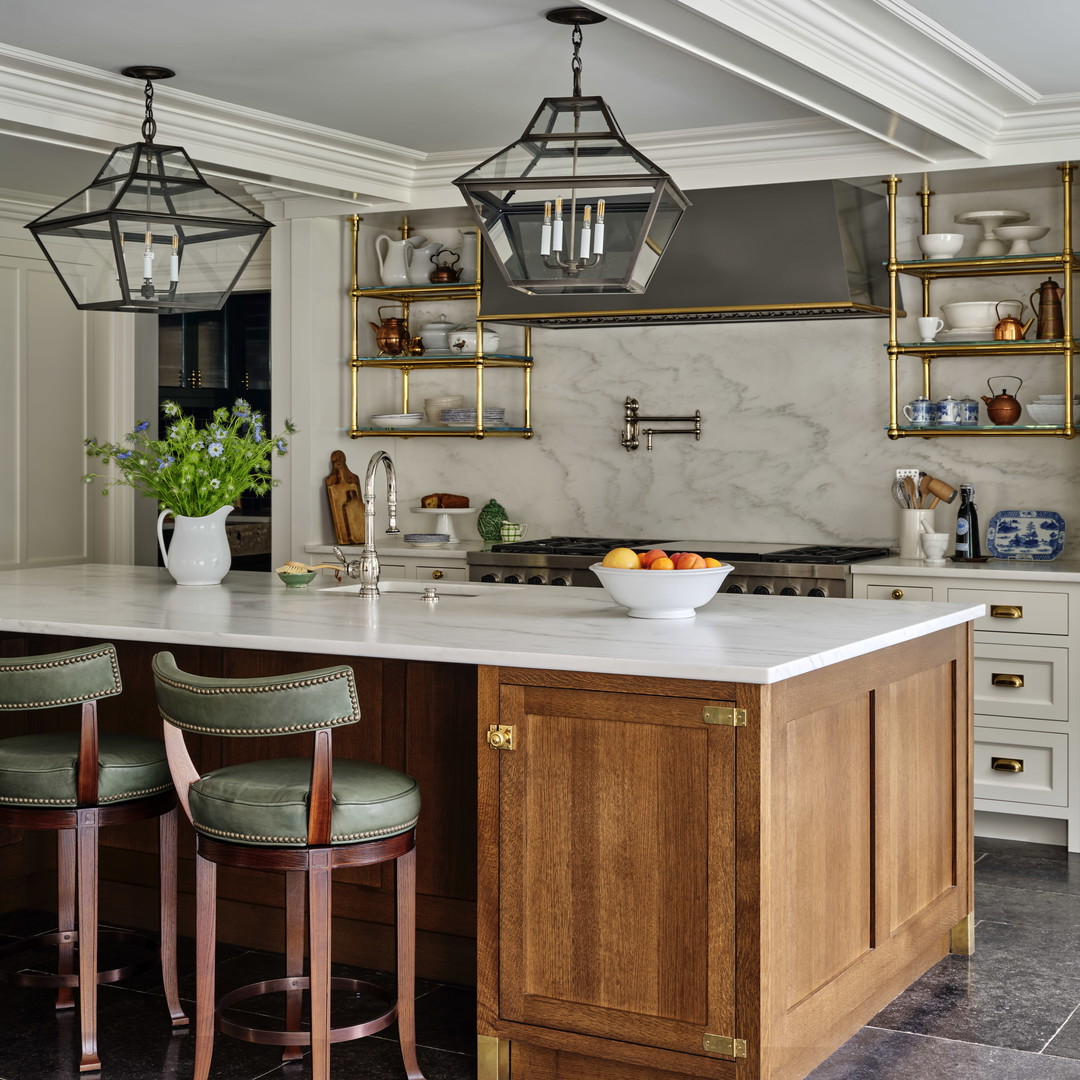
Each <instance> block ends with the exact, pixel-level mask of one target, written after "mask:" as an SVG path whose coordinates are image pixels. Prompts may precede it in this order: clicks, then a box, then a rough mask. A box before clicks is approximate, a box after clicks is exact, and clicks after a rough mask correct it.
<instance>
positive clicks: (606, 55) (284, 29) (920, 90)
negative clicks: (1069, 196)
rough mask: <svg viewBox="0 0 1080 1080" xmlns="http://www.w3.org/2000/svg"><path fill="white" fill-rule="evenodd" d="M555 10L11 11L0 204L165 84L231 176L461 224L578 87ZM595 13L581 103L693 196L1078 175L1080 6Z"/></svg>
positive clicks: (744, 2)
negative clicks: (153, 73)
mask: <svg viewBox="0 0 1080 1080" xmlns="http://www.w3.org/2000/svg"><path fill="white" fill-rule="evenodd" d="M555 6H558V3H557V0H546V2H545V0H396V2H395V3H392V4H375V3H372V2H371V0H315V2H313V3H312V2H309V3H296V2H295V0H185V3H184V4H183V5H181V6H175V5H174V6H163V5H160V4H156V3H142V4H132V3H131V2H130V0H94V2H93V3H87V2H85V0H50V2H47V3H42V2H41V0H0V38H2V39H3V40H2V42H0V189H4V190H8V191H16V192H33V193H38V194H40V195H41V196H46V197H60V196H64V195H68V194H71V193H72V191H73V190H75V189H76V188H77V187H79V186H82V185H83V184H85V183H87V182H89V180H90V179H91V177H92V175H93V173H94V172H95V171H96V168H97V166H98V165H99V163H100V161H101V158H102V153H103V151H105V150H107V149H108V148H111V147H112V146H115V145H118V144H121V143H126V142H133V141H136V140H137V139H138V138H139V125H140V123H141V119H142V113H143V100H142V88H141V85H140V84H139V83H137V82H134V81H132V80H129V79H125V78H123V77H121V76H120V75H119V74H118V72H119V70H120V69H121V68H123V67H126V66H128V65H132V64H158V65H164V66H168V67H171V68H174V69H175V70H176V72H177V75H176V78H175V79H172V80H169V81H167V82H161V83H158V84H157V90H156V98H155V113H156V116H157V120H158V126H159V130H158V136H157V141H158V142H159V143H164V144H169V143H172V144H177V143H179V144H181V145H183V146H185V148H186V149H187V150H188V152H189V153H190V154H191V156H192V157H193V158H194V159H195V160H196V161H198V162H200V163H201V164H203V165H204V166H206V168H207V170H208V171H209V172H211V173H213V174H214V175H217V176H225V177H232V178H234V179H237V180H240V181H243V182H245V183H246V184H247V186H248V189H249V191H252V192H255V191H258V192H260V193H261V194H262V195H264V196H265V195H266V193H268V192H270V191H278V192H284V193H291V194H292V195H294V196H295V195H300V196H316V197H318V198H319V199H322V200H325V199H328V198H329V199H333V200H352V203H351V205H358V206H361V207H375V208H376V209H378V208H380V207H386V208H392V207H394V206H396V205H398V204H401V203H406V202H407V203H411V204H412V205H415V206H421V207H422V206H437V205H440V204H446V203H447V201H448V198H453V197H456V191H455V190H454V189H453V188H452V187H450V185H449V183H448V181H449V180H451V179H453V177H454V176H456V175H458V174H459V173H460V172H462V171H464V169H466V168H468V167H469V166H471V165H472V164H475V163H476V162H477V161H478V160H480V157H481V156H483V155H484V154H485V153H486V152H487V151H489V150H491V149H494V148H497V147H500V146H502V145H505V144H507V143H509V142H512V141H513V140H514V139H516V138H517V137H518V136H519V135H520V134H521V132H522V130H523V129H524V127H525V124H526V122H527V121H528V119H529V117H530V116H531V114H532V112H533V110H534V109H535V108H536V106H537V105H538V104H539V102H540V100H541V98H542V97H544V96H549V95H565V94H568V93H569V92H570V88H571V74H570V53H571V49H570V30H569V28H568V27H565V26H558V25H554V24H552V23H550V22H548V21H547V20H545V19H544V18H543V13H544V12H545V11H547V10H550V9H551V8H553V7H555ZM582 6H586V7H589V8H591V9H593V10H595V11H598V12H601V13H603V14H606V15H607V16H608V18H607V21H606V22H603V23H601V24H599V25H596V26H587V27H585V28H584V44H583V47H582V60H583V73H582V90H583V92H584V93H586V94H601V95H603V97H604V98H605V100H606V101H607V102H608V104H609V105H610V106H611V108H612V109H613V111H614V113H615V115H616V116H617V118H618V119H619V122H620V124H621V126H622V128H623V130H624V132H625V133H626V134H627V135H628V136H629V137H630V138H631V139H632V141H634V143H635V144H636V145H638V146H639V147H640V148H641V149H643V150H644V151H645V152H646V153H648V154H650V156H652V157H653V158H654V159H655V160H657V161H658V162H659V163H661V164H662V165H664V166H665V167H666V168H668V169H669V171H671V172H672V174H673V175H674V177H675V179H676V180H677V181H678V182H679V183H680V184H681V185H682V186H683V187H686V188H688V189H692V188H694V187H704V186H724V185H729V184H746V183H772V182H778V181H783V180H799V179H815V178H820V177H823V176H849V177H857V176H880V175H882V174H883V173H885V172H889V171H896V172H901V173H904V172H911V173H917V172H921V171H923V170H926V171H935V172H936V171H938V170H942V169H958V168H963V169H970V168H984V167H986V166H1010V167H1015V166H1023V165H1025V164H1030V163H1036V162H1040V163H1041V162H1049V161H1060V160H1064V159H1072V158H1080V71H1078V69H1077V64H1076V62H1075V58H1074V53H1075V42H1076V41H1077V40H1078V39H1080V3H1077V0H1041V2H1040V3H1039V5H1038V6H1037V8H1036V9H1032V10H1023V9H1021V8H1017V6H1016V5H1015V4H1006V3H1005V0H586V2H585V3H584V4H583V5H582ZM1010 175H1011V174H1010ZM986 176H987V179H988V180H989V179H990V177H991V174H990V173H987V174H986ZM942 179H944V178H942ZM935 183H937V181H935ZM939 187H940V185H939ZM301 201H302V199H301ZM311 201H312V205H316V202H315V200H311ZM309 212H316V211H315V210H309Z"/></svg>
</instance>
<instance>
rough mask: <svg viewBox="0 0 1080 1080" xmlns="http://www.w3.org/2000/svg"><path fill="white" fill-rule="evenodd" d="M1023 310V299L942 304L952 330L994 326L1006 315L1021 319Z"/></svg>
mask: <svg viewBox="0 0 1080 1080" xmlns="http://www.w3.org/2000/svg"><path fill="white" fill-rule="evenodd" d="M1023 310H1024V302H1023V301H1022V300H958V301H955V302H954V303H951V304H942V305H941V314H942V315H943V316H944V317H945V322H946V323H948V329H950V330H969V329H971V328H973V327H983V326H993V325H994V324H995V323H997V322H998V320H1000V319H1004V318H1005V316H1006V315H1012V316H1013V318H1015V319H1019V318H1020V312H1022V311H1023Z"/></svg>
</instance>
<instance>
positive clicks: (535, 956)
mask: <svg viewBox="0 0 1080 1080" xmlns="http://www.w3.org/2000/svg"><path fill="white" fill-rule="evenodd" d="M715 704H720V703H719V702H707V701H702V700H695V699H689V698H676V697H660V696H651V695H645V694H640V695H639V694H624V693H604V692H599V691H593V690H588V691H585V690H574V689H563V688H550V687H521V686H504V687H503V688H502V691H501V701H500V715H501V718H502V722H503V723H504V724H511V725H513V726H514V729H515V731H514V748H513V749H512V750H508V751H500V752H499V850H500V855H499V873H500V882H499V890H500V898H501V918H500V928H499V999H500V1001H499V1014H500V1016H501V1017H502V1018H503V1019H504V1020H507V1021H516V1022H519V1023H525V1024H530V1025H537V1026H541V1027H546V1028H556V1029H559V1030H564V1031H576V1032H579V1033H581V1034H584V1035H592V1036H597V1037H602V1038H609V1039H618V1040H621V1041H625V1042H631V1043H644V1044H646V1045H649V1046H654V1047H664V1048H667V1049H670V1050H678V1051H684V1052H694V1053H699V1054H700V1053H701V1050H702V1036H703V1034H704V1033H705V1032H731V1031H733V1030H734V1016H733V1013H734V1005H733V996H734V959H733V957H734V916H733V903H734V880H733V855H734V832H733V829H734V729H733V728H730V727H721V726H716V725H713V724H706V723H705V722H704V720H703V712H702V709H703V707H704V706H706V705H715Z"/></svg>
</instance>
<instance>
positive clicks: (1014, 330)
mask: <svg viewBox="0 0 1080 1080" xmlns="http://www.w3.org/2000/svg"><path fill="white" fill-rule="evenodd" d="M1020 309H1021V311H1022V310H1023V305H1022V304H1021V308H1020ZM994 311H995V313H996V314H997V316H998V321H997V323H995V325H994V340H995V341H1022V340H1023V339H1024V335H1025V334H1026V333H1027V332H1028V328H1029V327H1030V326H1031V324H1032V323H1033V322H1034V321H1035V320H1034V319H1028V321H1027V322H1026V323H1022V322H1021V321H1020V320H1019V319H1018V318H1017V317H1016V316H1015V315H1004V316H1002V314H1001V304H1000V303H998V304H995V305H994Z"/></svg>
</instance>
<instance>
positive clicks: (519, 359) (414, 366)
mask: <svg viewBox="0 0 1080 1080" xmlns="http://www.w3.org/2000/svg"><path fill="white" fill-rule="evenodd" d="M360 220H361V219H360V217H359V216H357V215H354V216H353V217H352V218H351V219H350V221H351V225H352V284H351V287H350V289H349V299H350V305H349V307H350V318H351V346H350V355H349V369H350V376H351V378H350V383H351V403H350V417H351V424H352V426H351V427H350V428H349V437H350V438H352V439H362V438H366V437H371V436H376V437H384V438H385V437H386V436H395V437H398V438H424V437H437V438H458V439H462V438H465V439H483V438H489V437H490V438H500V437H501V438H517V439H531V438H532V436H533V429H532V367H533V358H532V356H531V355H529V354H530V352H531V350H532V330H531V328H530V327H525V328H524V347H525V351H524V354H521V355H518V354H513V353H485V352H484V346H483V334H482V333H477V346H476V348H477V351H476V352H475V353H474V354H472V355H458V354H453V355H435V354H428V355H424V354H420V355H418V356H414V355H411V354H401V355H398V356H389V355H386V354H381V355H378V356H361V355H360V326H361V321H360V304H361V303H362V302H364V301H368V300H373V301H382V302H383V303H395V304H400V305H401V307H402V315H401V317H402V319H403V321H404V322H405V324H406V325H408V322H409V315H410V312H411V309H412V305H414V304H421V303H436V302H449V301H471V302H472V306H473V319H474V321H475V323H476V325H477V328H478V329H480V328H482V326H483V324H484V322H485V321H491V320H485V319H483V318H482V317H481V315H480V290H481V282H480V281H479V280H477V281H475V282H471V283H453V284H440V285H415V286H409V287H408V288H399V287H393V286H384V285H372V286H362V285H360V284H359V281H358V265H359V243H360ZM477 245H479V235H478V236H477ZM479 254H480V253H479V246H478V248H477V266H478V267H479V265H480V260H479ZM479 276H480V271H479V269H477V278H479ZM366 368H381V369H387V370H394V371H398V372H400V373H401V384H400V397H399V400H400V403H401V406H400V411H401V412H402V413H407V412H409V398H410V393H411V376H412V374H413V373H414V372H417V373H425V372H430V371H438V370H446V371H454V370H458V371H460V370H472V371H474V372H475V375H476V381H475V406H476V417H477V421H476V423H475V424H474V425H472V426H470V427H464V428H456V427H445V426H435V425H428V424H424V425H419V426H416V427H400V428H392V427H389V428H388V427H373V426H365V425H363V424H362V423H361V413H362V412H363V413H364V414H370V412H374V411H375V410H374V409H373V408H371V407H370V406H365V405H364V398H363V396H362V394H361V372H363V371H364V370H365V369H366ZM500 369H516V370H518V371H520V372H521V415H522V419H523V423H522V424H520V425H499V426H497V427H491V426H488V425H485V424H484V422H483V417H484V400H485V375H486V373H487V372H488V371H492V370H500Z"/></svg>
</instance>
